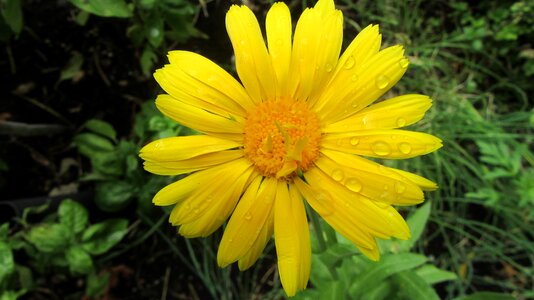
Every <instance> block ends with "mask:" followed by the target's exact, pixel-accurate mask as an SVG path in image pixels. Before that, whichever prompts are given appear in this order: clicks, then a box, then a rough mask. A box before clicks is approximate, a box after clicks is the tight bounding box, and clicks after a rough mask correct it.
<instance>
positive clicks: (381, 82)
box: [376, 75, 389, 90]
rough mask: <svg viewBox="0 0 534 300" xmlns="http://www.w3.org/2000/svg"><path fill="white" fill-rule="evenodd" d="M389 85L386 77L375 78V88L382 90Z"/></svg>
mask: <svg viewBox="0 0 534 300" xmlns="http://www.w3.org/2000/svg"><path fill="white" fill-rule="evenodd" d="M388 84H389V78H388V77H387V76H386V75H380V76H378V77H376V87H377V88H379V89H381V90H383V89H385V88H386V87H387V86H388Z"/></svg>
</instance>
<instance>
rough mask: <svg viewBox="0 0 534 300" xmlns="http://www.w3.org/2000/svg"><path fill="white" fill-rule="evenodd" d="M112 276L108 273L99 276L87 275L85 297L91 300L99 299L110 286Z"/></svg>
mask: <svg viewBox="0 0 534 300" xmlns="http://www.w3.org/2000/svg"><path fill="white" fill-rule="evenodd" d="M109 277H110V274H109V273H108V272H102V273H101V274H99V275H96V274H95V273H90V274H89V275H87V286H86V288H85V295H86V296H89V297H90V298H98V297H100V296H101V295H102V294H104V291H105V290H106V287H107V286H108V284H109Z"/></svg>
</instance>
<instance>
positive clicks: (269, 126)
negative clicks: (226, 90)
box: [244, 100, 321, 178]
mask: <svg viewBox="0 0 534 300" xmlns="http://www.w3.org/2000/svg"><path fill="white" fill-rule="evenodd" d="M320 141H321V130H320V123H319V118H318V117H317V115H316V114H315V113H314V112H312V111H310V110H309V109H308V107H307V106H306V104H305V103H303V102H299V101H292V100H276V101H267V102H263V103H261V104H259V105H258V106H256V108H255V109H254V110H252V111H250V112H249V113H248V114H247V120H246V123H245V128H244V151H245V155H246V156H247V157H248V158H249V159H250V160H251V161H252V162H253V163H254V165H255V166H256V169H257V170H258V171H260V172H261V173H262V174H263V175H264V176H271V177H273V176H275V177H277V178H280V177H291V176H293V175H294V174H296V172H295V171H297V170H301V171H306V170H307V169H308V168H309V167H310V166H311V165H312V163H313V161H314V160H315V159H317V157H319V144H320Z"/></svg>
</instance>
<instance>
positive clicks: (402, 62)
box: [399, 57, 410, 69]
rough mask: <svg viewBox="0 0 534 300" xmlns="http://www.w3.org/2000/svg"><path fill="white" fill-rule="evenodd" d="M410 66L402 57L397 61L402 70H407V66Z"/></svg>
mask: <svg viewBox="0 0 534 300" xmlns="http://www.w3.org/2000/svg"><path fill="white" fill-rule="evenodd" d="M409 64H410V61H409V60H408V59H407V58H406V57H403V58H401V59H400V60H399V65H400V67H401V68H403V69H406V68H408V65H409Z"/></svg>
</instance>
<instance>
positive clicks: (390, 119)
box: [323, 94, 432, 133]
mask: <svg viewBox="0 0 534 300" xmlns="http://www.w3.org/2000/svg"><path fill="white" fill-rule="evenodd" d="M431 106H432V100H431V99H430V98H429V97H428V96H425V95H416V94H410V95H403V96H398V97H395V98H392V99H389V100H385V101H382V102H380V103H377V104H373V105H371V106H369V107H367V108H365V109H363V110H361V111H359V112H358V113H356V114H355V115H352V116H350V117H348V118H346V119H343V120H341V121H339V122H336V123H332V124H329V125H327V126H326V127H325V128H324V130H323V132H328V133H337V132H349V131H350V132H352V131H355V130H365V129H391V128H401V127H405V126H408V125H411V124H414V123H416V122H417V121H419V120H421V119H422V118H423V116H424V115H425V112H426V111H427V110H428V109H429V108H430V107H431Z"/></svg>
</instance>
